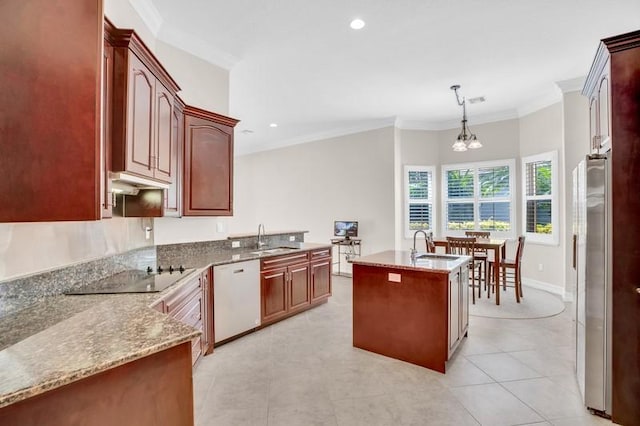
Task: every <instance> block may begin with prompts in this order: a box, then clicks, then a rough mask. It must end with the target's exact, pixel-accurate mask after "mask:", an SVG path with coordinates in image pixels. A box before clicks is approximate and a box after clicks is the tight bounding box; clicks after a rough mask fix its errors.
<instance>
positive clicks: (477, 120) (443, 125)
mask: <svg viewBox="0 0 640 426" xmlns="http://www.w3.org/2000/svg"><path fill="white" fill-rule="evenodd" d="M515 118H519V116H518V111H517V110H515V109H510V110H506V111H500V112H496V113H492V114H483V115H478V116H475V115H474V117H473V121H471V120H470V122H469V126H471V127H472V126H476V125H480V124H487V123H494V122H497V121H505V120H513V119H515ZM461 119H462V116H460V120H461ZM460 120H459V119H455V120H447V121H440V122H433V121H426V120H407V119H403V118H400V117H398V118H396V121H395V126H396V127H397V128H399V129H402V130H430V131H440V130H450V129H455V128H459V127H460Z"/></svg>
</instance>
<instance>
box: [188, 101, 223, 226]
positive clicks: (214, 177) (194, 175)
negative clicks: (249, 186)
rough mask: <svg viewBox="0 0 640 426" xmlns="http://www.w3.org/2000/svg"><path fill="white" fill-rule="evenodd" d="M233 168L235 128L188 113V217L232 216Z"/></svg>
mask: <svg viewBox="0 0 640 426" xmlns="http://www.w3.org/2000/svg"><path fill="white" fill-rule="evenodd" d="M185 113H186V111H185ZM232 165H233V128H232V127H230V126H225V125H219V124H216V123H214V122H212V121H209V120H205V119H202V118H198V117H193V116H191V115H187V114H185V158H184V168H185V169H184V204H183V210H184V211H183V214H184V215H185V216H230V215H231V214H232V208H233V206H232V195H233V187H232V179H233V166H232Z"/></svg>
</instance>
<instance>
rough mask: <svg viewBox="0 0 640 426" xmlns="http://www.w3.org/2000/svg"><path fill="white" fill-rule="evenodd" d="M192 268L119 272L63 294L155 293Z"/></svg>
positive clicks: (188, 272)
mask: <svg viewBox="0 0 640 426" xmlns="http://www.w3.org/2000/svg"><path fill="white" fill-rule="evenodd" d="M192 271H193V269H184V268H182V267H180V268H179V269H176V270H173V268H171V272H170V271H163V270H162V269H161V268H159V272H153V271H152V270H151V269H148V270H147V271H140V270H137V269H134V270H128V271H123V272H119V273H117V274H115V275H112V276H110V277H107V278H104V279H101V280H99V281H96V282H94V283H92V284H89V285H88V286H86V287H82V288H78V289H75V290H69V291H66V292H65V293H64V294H118V293H157V292H159V291H162V290H164V289H166V288H167V287H169V286H171V285H172V284H174V283H175V282H177V281H178V280H180V279H181V278H183V277H184V276H186V275H189V274H190V273H191V272H192Z"/></svg>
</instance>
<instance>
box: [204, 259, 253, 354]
mask: <svg viewBox="0 0 640 426" xmlns="http://www.w3.org/2000/svg"><path fill="white" fill-rule="evenodd" d="M213 318H214V327H215V342H216V343H217V342H220V341H222V340H225V339H228V338H229V337H233V336H236V335H238V334H241V333H243V332H245V331H248V330H251V329H252V328H255V327H257V326H259V325H260V261H259V260H250V261H247V262H238V263H231V264H228V265H220V266H216V267H214V268H213Z"/></svg>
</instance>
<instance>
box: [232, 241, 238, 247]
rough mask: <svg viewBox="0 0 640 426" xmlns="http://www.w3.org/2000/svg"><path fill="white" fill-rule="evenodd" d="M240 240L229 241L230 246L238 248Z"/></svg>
mask: <svg viewBox="0 0 640 426" xmlns="http://www.w3.org/2000/svg"><path fill="white" fill-rule="evenodd" d="M239 247H240V241H231V248H239Z"/></svg>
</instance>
